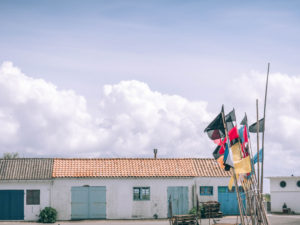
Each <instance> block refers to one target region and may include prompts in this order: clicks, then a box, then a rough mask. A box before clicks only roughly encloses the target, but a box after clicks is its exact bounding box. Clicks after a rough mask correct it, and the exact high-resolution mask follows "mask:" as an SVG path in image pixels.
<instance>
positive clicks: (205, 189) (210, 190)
mask: <svg viewBox="0 0 300 225" xmlns="http://www.w3.org/2000/svg"><path fill="white" fill-rule="evenodd" d="M213 194H214V187H213V186H201V187H200V195H213Z"/></svg>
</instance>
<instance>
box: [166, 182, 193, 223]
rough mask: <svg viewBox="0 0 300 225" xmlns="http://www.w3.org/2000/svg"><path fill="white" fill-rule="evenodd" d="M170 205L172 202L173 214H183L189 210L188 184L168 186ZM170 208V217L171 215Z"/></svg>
mask: <svg viewBox="0 0 300 225" xmlns="http://www.w3.org/2000/svg"><path fill="white" fill-rule="evenodd" d="M167 195H168V196H167V197H168V206H169V203H170V201H171V203H172V215H183V214H188V212H189V189H188V187H186V186H178V187H168V190H167ZM170 216H171V215H170V210H168V217H170Z"/></svg>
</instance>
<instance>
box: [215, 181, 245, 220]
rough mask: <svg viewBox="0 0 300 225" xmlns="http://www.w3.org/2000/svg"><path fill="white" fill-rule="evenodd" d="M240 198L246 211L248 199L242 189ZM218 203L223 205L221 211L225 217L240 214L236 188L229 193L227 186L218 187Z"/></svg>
mask: <svg viewBox="0 0 300 225" xmlns="http://www.w3.org/2000/svg"><path fill="white" fill-rule="evenodd" d="M240 196H241V198H242V202H243V205H244V208H245V209H246V198H245V194H244V192H243V191H242V188H240ZM218 201H219V202H220V204H221V206H220V210H221V212H222V213H223V214H224V215H239V214H240V211H239V205H238V200H237V197H236V191H235V187H232V191H229V190H228V187H227V186H224V187H218Z"/></svg>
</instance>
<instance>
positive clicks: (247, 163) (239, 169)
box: [234, 156, 251, 174]
mask: <svg viewBox="0 0 300 225" xmlns="http://www.w3.org/2000/svg"><path fill="white" fill-rule="evenodd" d="M234 169H235V173H237V174H239V173H250V172H251V160H250V156H247V157H246V158H243V159H241V160H240V161H239V162H235V163H234Z"/></svg>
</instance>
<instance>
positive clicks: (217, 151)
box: [213, 145, 224, 159]
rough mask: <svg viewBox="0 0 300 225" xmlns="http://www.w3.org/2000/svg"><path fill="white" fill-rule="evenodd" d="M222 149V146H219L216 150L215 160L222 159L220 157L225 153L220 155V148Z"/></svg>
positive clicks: (214, 153)
mask: <svg viewBox="0 0 300 225" xmlns="http://www.w3.org/2000/svg"><path fill="white" fill-rule="evenodd" d="M221 147H222V146H220V145H219V146H217V147H216V149H215V150H214V152H213V156H214V158H215V159H218V158H220V156H221V155H223V154H224V153H223V154H220V148H221Z"/></svg>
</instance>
